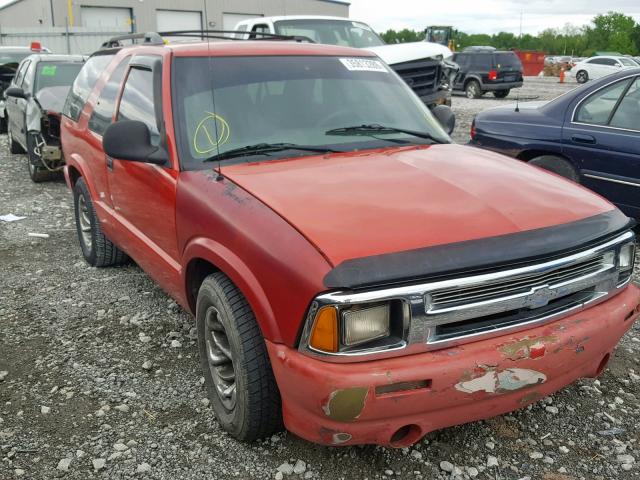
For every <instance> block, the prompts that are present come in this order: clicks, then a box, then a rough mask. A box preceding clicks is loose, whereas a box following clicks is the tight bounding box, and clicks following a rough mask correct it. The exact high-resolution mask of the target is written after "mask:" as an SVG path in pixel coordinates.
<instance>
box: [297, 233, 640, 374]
mask: <svg viewBox="0 0 640 480" xmlns="http://www.w3.org/2000/svg"><path fill="white" fill-rule="evenodd" d="M634 239H635V235H634V234H633V232H632V231H627V232H624V233H622V234H620V235H619V236H617V237H615V238H613V239H610V240H607V241H603V242H602V243H600V244H599V245H595V246H592V247H589V248H585V249H584V250H581V251H578V252H575V253H571V254H567V255H565V256H563V257H554V258H552V259H547V260H539V261H537V262H531V263H528V264H526V265H524V266H518V267H511V268H505V269H503V270H497V271H492V272H488V273H478V272H473V273H469V274H468V275H467V276H459V277H452V278H449V279H441V280H433V281H429V282H423V283H413V284H408V285H400V286H389V287H387V288H381V289H371V290H363V291H338V292H331V293H326V294H323V295H319V296H318V297H316V299H315V301H314V304H313V305H314V306H315V307H314V308H316V309H317V308H320V307H321V306H323V305H332V306H336V307H338V308H342V307H348V306H352V305H367V304H371V302H376V303H378V302H385V301H400V302H403V303H404V306H405V308H406V309H407V310H408V311H409V312H410V318H409V320H408V325H406V326H403V328H405V327H406V330H405V331H406V333H405V334H404V336H403V341H402V342H401V343H399V344H394V345H393V346H392V347H388V346H383V347H380V348H371V349H369V350H367V351H366V352H364V353H363V352H361V351H359V352H354V353H351V352H339V353H324V352H322V353H318V352H315V353H314V352H313V351H312V350H310V349H309V348H308V344H307V343H305V342H306V341H307V340H305V339H308V337H309V332H310V330H309V328H310V326H311V323H310V322H309V321H308V322H307V324H306V325H305V331H304V333H303V341H302V342H301V344H300V349H301V350H302V351H305V352H307V353H309V354H310V355H317V356H319V357H322V358H324V359H327V358H331V361H338V362H349V361H360V360H361V359H362V358H363V356H364V357H367V358H371V357H374V358H386V357H391V356H395V355H399V354H400V353H399V352H401V351H406V352H411V353H417V352H421V351H430V350H437V349H440V348H445V347H449V346H453V345H459V344H463V343H465V342H471V341H474V340H479V339H484V338H489V337H494V336H498V335H504V334H506V333H513V332H518V331H523V330H526V329H528V328H532V327H536V326H539V325H544V324H545V323H549V322H551V321H555V320H557V319H559V318H562V317H564V316H567V315H570V314H573V313H576V312H579V311H580V310H582V309H584V308H587V307H590V306H592V305H595V304H597V303H599V302H602V301H605V300H607V299H608V298H610V297H611V296H613V295H616V294H617V293H619V292H621V291H622V289H623V288H624V287H625V286H626V285H627V284H628V283H629V281H630V277H627V278H626V281H622V282H621V281H620V271H619V270H620V269H619V266H618V257H619V251H620V248H621V246H622V245H626V244H629V243H631V242H633V241H634ZM313 311H314V310H313V309H312V310H310V317H309V318H310V319H311V318H312V312H313Z"/></svg>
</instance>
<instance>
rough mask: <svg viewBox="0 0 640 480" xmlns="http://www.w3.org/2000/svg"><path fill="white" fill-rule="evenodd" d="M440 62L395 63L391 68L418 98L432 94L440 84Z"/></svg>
mask: <svg viewBox="0 0 640 480" xmlns="http://www.w3.org/2000/svg"><path fill="white" fill-rule="evenodd" d="M440 63H441V62H440V60H431V59H423V60H415V61H411V62H404V63H396V64H395V65H392V66H391V68H393V69H394V70H395V72H396V73H397V74H398V75H400V77H401V78H402V79H403V80H404V81H405V82H406V83H407V85H409V86H410V87H411V89H412V90H413V91H414V92H416V94H417V95H418V96H419V97H425V96H427V95H430V94H432V93H434V92H435V91H436V90H437V89H438V85H439V83H440V74H441V66H440Z"/></svg>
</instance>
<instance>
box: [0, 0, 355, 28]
mask: <svg viewBox="0 0 640 480" xmlns="http://www.w3.org/2000/svg"><path fill="white" fill-rule="evenodd" d="M271 15H334V16H340V17H348V16H349V2H346V1H340V0H179V1H178V0H13V1H11V2H9V3H8V4H7V5H5V6H3V7H1V8H0V32H1V31H2V29H4V28H11V29H15V28H32V27H67V26H68V27H71V28H73V27H84V28H86V29H87V30H93V31H138V32H145V31H162V30H191V29H202V28H210V29H212V28H215V29H225V30H227V29H233V27H235V25H236V23H237V22H239V21H240V20H244V19H246V18H251V17H255V16H271Z"/></svg>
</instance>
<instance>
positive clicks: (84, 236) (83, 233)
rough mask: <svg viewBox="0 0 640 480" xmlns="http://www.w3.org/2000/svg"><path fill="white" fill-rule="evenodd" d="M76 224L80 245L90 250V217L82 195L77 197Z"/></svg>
mask: <svg viewBox="0 0 640 480" xmlns="http://www.w3.org/2000/svg"><path fill="white" fill-rule="evenodd" d="M78 223H79V224H80V237H81V240H82V243H84V246H85V247H86V248H87V249H91V216H90V215H89V206H88V205H87V201H86V200H85V198H84V195H83V194H80V195H78Z"/></svg>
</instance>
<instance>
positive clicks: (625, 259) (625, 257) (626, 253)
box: [618, 242, 636, 285]
mask: <svg viewBox="0 0 640 480" xmlns="http://www.w3.org/2000/svg"><path fill="white" fill-rule="evenodd" d="M635 255H636V244H635V242H629V243H625V244H624V245H622V246H621V247H620V253H619V254H618V270H619V272H620V273H619V275H618V284H619V285H621V284H623V283H625V282H626V281H627V280H629V277H631V273H632V272H633V265H634V262H635Z"/></svg>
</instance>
